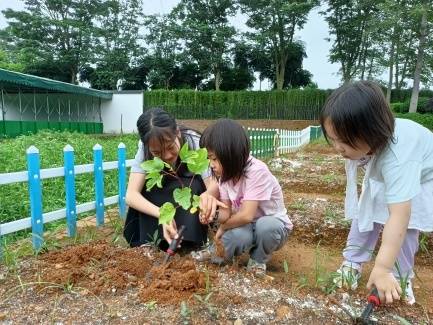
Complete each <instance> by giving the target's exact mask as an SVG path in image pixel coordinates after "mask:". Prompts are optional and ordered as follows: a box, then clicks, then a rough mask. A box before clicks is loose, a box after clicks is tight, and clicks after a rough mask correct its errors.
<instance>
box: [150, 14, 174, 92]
mask: <svg viewBox="0 0 433 325" xmlns="http://www.w3.org/2000/svg"><path fill="white" fill-rule="evenodd" d="M144 25H145V26H146V27H147V35H146V36H145V39H146V43H147V44H148V47H149V48H150V50H151V55H150V56H149V57H148V58H149V60H150V62H151V71H150V75H149V82H150V85H151V87H152V88H153V89H154V88H165V89H170V88H171V80H172V79H173V77H174V75H175V70H176V69H178V57H179V52H180V51H181V50H182V47H181V44H180V36H181V33H180V32H179V28H180V27H179V26H178V25H177V23H176V21H175V19H174V17H173V16H172V15H170V14H169V15H150V16H146V17H145V22H144Z"/></svg>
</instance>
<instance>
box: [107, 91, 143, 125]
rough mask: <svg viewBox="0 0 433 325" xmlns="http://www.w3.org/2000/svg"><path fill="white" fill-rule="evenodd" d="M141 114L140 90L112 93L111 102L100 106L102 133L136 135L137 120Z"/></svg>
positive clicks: (141, 100)
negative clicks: (102, 124)
mask: <svg viewBox="0 0 433 325" xmlns="http://www.w3.org/2000/svg"><path fill="white" fill-rule="evenodd" d="M142 113H143V91H142V90H137V91H136V90H133V91H127V90H126V91H119V92H113V98H112V100H111V101H104V102H102V104H101V116H102V122H103V123H104V133H121V132H123V133H137V126H136V124H137V119H138V117H139V116H140V115H141V114H142Z"/></svg>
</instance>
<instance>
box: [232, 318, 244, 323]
mask: <svg viewBox="0 0 433 325" xmlns="http://www.w3.org/2000/svg"><path fill="white" fill-rule="evenodd" d="M242 324H243V323H242V319H240V318H238V319H236V320H235V321H234V323H233V325H242Z"/></svg>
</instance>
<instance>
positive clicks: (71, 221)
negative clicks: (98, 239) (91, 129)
mask: <svg viewBox="0 0 433 325" xmlns="http://www.w3.org/2000/svg"><path fill="white" fill-rule="evenodd" d="M63 160H64V165H65V166H64V167H65V191H66V225H67V227H68V236H69V237H73V236H75V232H76V229H77V206H76V201H75V172H74V148H72V146H71V145H69V144H68V145H66V146H65V147H64V148H63Z"/></svg>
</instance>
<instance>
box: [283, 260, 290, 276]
mask: <svg viewBox="0 0 433 325" xmlns="http://www.w3.org/2000/svg"><path fill="white" fill-rule="evenodd" d="M283 269H284V273H286V275H287V274H289V264H288V263H287V260H284V261H283Z"/></svg>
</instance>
